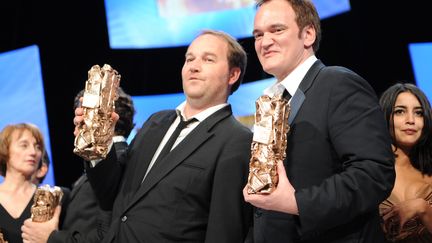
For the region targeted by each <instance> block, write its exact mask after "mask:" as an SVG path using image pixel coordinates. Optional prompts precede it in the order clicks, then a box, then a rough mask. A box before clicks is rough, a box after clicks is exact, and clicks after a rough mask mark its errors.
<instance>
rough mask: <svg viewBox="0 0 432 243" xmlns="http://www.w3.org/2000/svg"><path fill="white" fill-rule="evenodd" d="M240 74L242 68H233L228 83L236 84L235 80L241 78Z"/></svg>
mask: <svg viewBox="0 0 432 243" xmlns="http://www.w3.org/2000/svg"><path fill="white" fill-rule="evenodd" d="M240 74H241V70H240V68H238V67H235V68H231V70H230V73H229V80H228V83H229V84H230V85H233V84H235V82H237V81H238V79H239V77H240Z"/></svg>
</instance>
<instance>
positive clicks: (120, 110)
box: [25, 88, 135, 243]
mask: <svg viewBox="0 0 432 243" xmlns="http://www.w3.org/2000/svg"><path fill="white" fill-rule="evenodd" d="M83 94H84V90H82V91H80V92H79V93H78V94H77V95H76V97H75V100H74V110H75V109H76V108H78V107H80V106H81V101H80V98H81V97H83ZM118 94H119V98H118V99H117V100H116V102H115V111H116V113H117V114H118V115H119V117H120V119H119V120H118V121H117V123H116V126H115V128H114V137H113V142H114V143H113V146H114V150H115V153H116V155H117V156H118V157H120V156H121V155H122V154H124V153H125V152H126V150H127V146H128V145H127V143H126V139H127V137H128V136H129V134H130V133H131V131H132V129H133V127H134V126H135V124H134V123H133V117H134V115H135V108H134V104H133V101H132V98H131V97H130V96H129V95H128V94H126V93H125V92H124V91H123V89H122V88H119V90H118ZM68 200H69V201H68V206H67V208H65V207H64V206H62V213H65V215H64V221H63V224H62V225H61V226H60V229H61V230H55V231H54V229H57V228H58V225H57V224H56V223H55V222H53V221H54V220H55V219H53V220H52V221H51V222H47V223H36V224H31V223H30V222H29V223H27V226H28V228H27V229H26V230H25V232H27V234H28V235H31V236H32V237H34V238H33V239H32V240H36V239H37V240H38V241H34V242H48V243H55V242H71V243H72V242H86V243H89V242H99V238H100V237H99V234H98V232H97V224H98V223H99V221H100V220H101V219H99V217H100V215H104V213H102V212H100V209H99V206H98V202H97V199H96V197H95V194H94V192H93V189H92V188H91V185H90V183H89V181H88V178H87V175H86V173H85V171H84V173H83V174H82V175H81V177H79V178H78V180H76V181H75V183H74V184H73V187H72V191H71V192H70V194H69V198H68ZM102 217H106V216H102ZM48 237H49V238H48ZM46 239H47V240H46ZM39 240H40V241H39Z"/></svg>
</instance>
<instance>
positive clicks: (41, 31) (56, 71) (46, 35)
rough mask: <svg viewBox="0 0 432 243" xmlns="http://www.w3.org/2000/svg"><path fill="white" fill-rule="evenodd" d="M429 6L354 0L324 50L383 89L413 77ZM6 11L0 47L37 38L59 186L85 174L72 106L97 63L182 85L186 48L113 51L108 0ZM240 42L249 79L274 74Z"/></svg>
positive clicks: (145, 83)
mask: <svg viewBox="0 0 432 243" xmlns="http://www.w3.org/2000/svg"><path fill="white" fill-rule="evenodd" d="M428 7H429V6H428V4H427V1H416V0H412V1H378V0H374V1H372V0H366V1H365V0H352V1H351V11H350V12H348V13H344V14H341V15H337V16H334V17H331V18H328V19H325V20H323V21H322V29H323V37H322V41H321V47H320V50H319V51H318V53H317V56H318V58H320V59H321V60H322V61H323V62H324V63H325V64H327V65H341V66H345V67H348V68H350V69H352V70H354V71H355V72H357V73H358V74H360V75H361V76H363V77H364V78H365V79H366V80H368V82H369V83H370V84H371V85H372V87H373V88H374V89H375V91H376V92H377V94H378V95H379V94H381V92H382V91H383V90H384V89H386V88H387V87H388V86H390V85H391V84H393V83H394V82H396V81H406V82H414V74H413V70H412V66H411V61H410V56H409V52H408V43H412V42H430V41H432V30H431V27H430V23H432V21H431V20H430V16H431V12H430V9H429V8H428ZM0 10H1V13H0V52H4V51H10V50H14V49H17V48H21V47H25V46H29V45H33V44H36V45H38V46H39V49H40V58H41V63H42V75H43V80H44V88H45V95H46V105H47V112H48V123H49V132H50V135H51V146H52V155H53V161H55V164H54V171H55V179H56V182H57V184H58V185H61V186H70V185H71V184H72V182H73V181H74V180H75V179H76V178H78V176H79V175H80V174H81V172H82V163H81V162H80V159H79V158H78V157H77V156H76V155H74V154H73V153H72V150H73V139H74V137H73V122H72V120H73V110H72V106H73V98H74V97H75V94H76V93H77V92H78V91H79V90H81V89H83V88H84V83H85V81H86V79H87V71H88V70H89V69H90V67H91V66H92V65H94V64H99V65H103V64H104V63H108V64H110V65H111V66H113V67H114V68H115V69H116V70H118V71H119V73H120V74H121V75H122V81H121V86H122V87H123V89H124V90H125V91H126V92H127V93H129V94H131V95H148V94H160V93H175V92H181V91H182V89H181V76H180V70H181V67H182V65H183V60H184V53H185V51H186V47H181V48H165V49H147V50H111V49H110V48H109V42H108V32H107V25H106V19H105V9H104V1H103V0H74V1H51V0H13V1H12V0H6V1H2V4H1V7H0ZM148 34H149V35H151V34H152V33H148ZM240 42H241V44H242V45H243V46H244V47H245V49H246V51H247V52H248V54H249V61H248V68H247V71H246V76H245V80H246V82H247V81H254V80H258V79H261V78H266V77H268V76H267V75H266V74H265V73H264V72H262V69H261V66H260V64H259V62H258V60H257V57H256V55H255V50H254V48H253V39H252V38H247V39H241V40H240ZM0 85H1V84H0ZM3 115H6V114H2V116H3ZM137 125H138V126H139V125H141V124H137Z"/></svg>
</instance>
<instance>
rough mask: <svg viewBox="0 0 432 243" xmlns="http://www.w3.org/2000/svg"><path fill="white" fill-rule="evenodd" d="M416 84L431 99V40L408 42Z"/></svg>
mask: <svg viewBox="0 0 432 243" xmlns="http://www.w3.org/2000/svg"><path fill="white" fill-rule="evenodd" d="M408 47H409V51H410V54H411V62H412V65H413V69H414V76H415V80H416V83H417V86H418V87H419V88H420V89H421V90H423V92H425V94H426V96H427V97H428V99H429V101H432V65H431V60H432V42H428V43H411V44H409V46H408Z"/></svg>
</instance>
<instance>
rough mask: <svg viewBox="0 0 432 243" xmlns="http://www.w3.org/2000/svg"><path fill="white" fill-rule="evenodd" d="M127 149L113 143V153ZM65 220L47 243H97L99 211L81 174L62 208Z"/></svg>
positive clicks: (123, 151)
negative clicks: (66, 204)
mask: <svg viewBox="0 0 432 243" xmlns="http://www.w3.org/2000/svg"><path fill="white" fill-rule="evenodd" d="M126 149H127V143H126V142H117V143H114V151H115V152H116V155H117V156H119V157H120V156H121V155H122V154H123V153H125V151H126ZM62 211H64V212H65V218H64V221H63V225H62V227H61V230H60V231H54V232H53V233H52V234H51V235H50V237H49V239H48V243H55V242H71V243H72V242H99V241H100V237H102V236H101V235H100V234H98V231H97V225H98V223H99V221H100V220H101V219H100V214H101V213H103V212H101V211H100V208H99V206H98V202H97V199H96V196H95V194H94V192H93V189H92V187H91V185H90V182H89V181H88V178H87V175H86V174H83V175H82V176H81V177H79V178H78V180H77V181H76V182H75V183H74V185H73V187H72V191H71V192H70V195H69V203H68V207H67V209H66V208H62Z"/></svg>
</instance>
